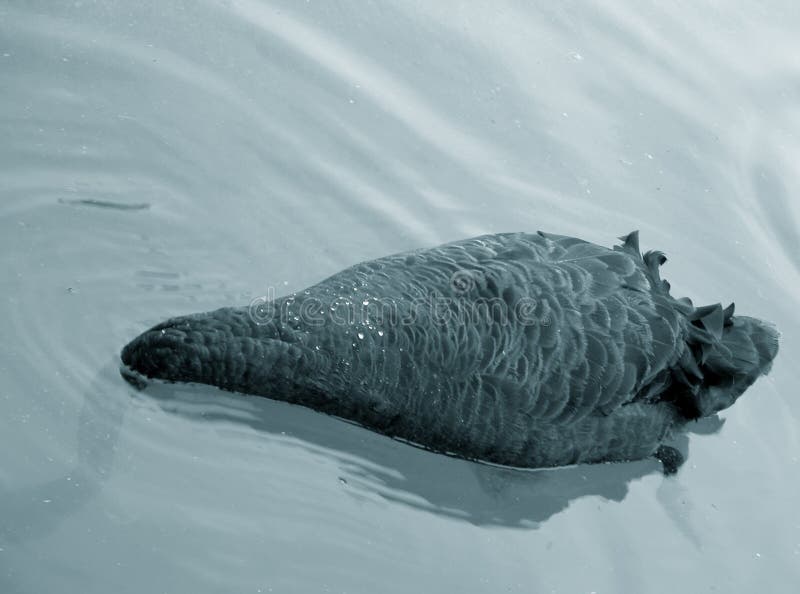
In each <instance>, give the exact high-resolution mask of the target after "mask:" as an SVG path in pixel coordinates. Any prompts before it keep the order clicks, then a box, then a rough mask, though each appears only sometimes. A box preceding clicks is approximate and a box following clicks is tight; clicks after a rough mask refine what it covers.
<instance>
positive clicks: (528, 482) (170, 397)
mask: <svg viewBox="0 0 800 594" xmlns="http://www.w3.org/2000/svg"><path fill="white" fill-rule="evenodd" d="M120 382H122V380H121V378H120V377H119V375H118V369H117V366H116V365H107V366H105V367H104V368H103V369H102V371H101V372H100V373H99V374H98V377H97V378H96V380H95V381H94V382H93V383H92V385H91V387H90V388H89V390H88V393H87V396H86V399H85V401H84V404H83V407H82V409H81V412H80V416H79V423H78V434H77V447H78V451H77V461H76V464H75V467H74V468H73V469H72V470H71V471H70V472H67V473H66V474H65V475H64V476H62V477H59V478H56V479H54V480H51V481H47V482H45V483H42V484H39V485H35V486H31V487H26V488H23V489H19V490H17V491H6V490H5V489H3V488H2V486H0V502H2V509H3V516H2V518H1V519H0V541H3V542H24V541H28V540H30V539H35V538H40V537H42V536H44V535H46V534H48V533H50V532H51V531H53V530H55V529H56V528H57V527H58V526H59V524H60V523H61V522H62V521H63V520H64V519H66V518H68V517H70V516H71V515H73V514H75V513H76V512H78V511H79V510H80V509H82V508H83V507H84V506H86V505H87V504H88V503H89V502H90V501H92V500H93V499H94V498H95V497H96V496H97V493H98V492H99V491H100V489H101V488H102V485H103V483H104V482H105V481H106V480H108V478H109V477H110V475H111V474H112V473H113V463H114V458H115V455H116V452H117V441H118V439H119V434H120V430H121V427H122V425H123V422H124V418H125V413H126V411H127V410H128V409H129V408H130V407H131V404H132V402H133V400H132V397H131V395H132V394H133V399H137V398H138V399H144V400H148V401H152V402H153V403H155V404H156V405H157V406H158V407H159V408H160V409H162V410H164V411H165V412H167V413H169V414H176V415H179V416H181V417H183V418H186V419H190V420H197V421H199V422H204V423H219V424H234V425H241V426H245V427H249V428H251V429H253V430H255V431H257V432H259V433H261V434H263V435H264V436H265V437H269V438H271V439H275V440H279V441H281V443H283V444H287V443H288V444H291V445H292V446H294V447H297V448H301V449H304V450H307V451H309V452H311V453H314V454H316V455H322V456H325V457H327V458H328V459H331V460H333V461H334V462H335V463H336V464H337V465H338V466H339V468H340V469H341V476H340V479H341V481H342V482H343V483H346V484H347V485H348V487H349V489H348V492H350V493H351V494H352V495H353V496H355V497H366V496H370V495H378V496H380V497H382V498H383V499H384V500H386V501H390V502H393V503H396V504H400V505H406V506H409V507H411V508H414V509H417V510H423V511H426V512H428V513H433V514H437V515H440V516H444V517H448V518H452V519H460V520H463V521H467V522H470V523H472V524H475V525H492V526H504V527H518V528H536V527H538V526H539V525H540V524H541V523H542V522H544V521H545V520H547V519H548V518H550V517H552V516H553V515H555V514H557V513H558V512H560V511H562V510H564V509H566V508H567V507H568V506H569V505H570V503H571V502H572V501H574V500H577V499H579V498H581V497H587V496H598V497H601V498H603V499H606V500H611V501H622V500H623V499H624V497H625V496H626V494H627V492H628V485H629V483H630V482H631V481H633V480H636V479H640V478H642V477H644V476H647V475H649V474H652V473H659V472H660V471H661V465H660V463H659V462H658V461H656V460H655V459H648V460H641V461H636V462H629V463H616V464H597V465H581V466H573V467H565V468H556V469H538V470H529V469H516V468H508V467H501V466H495V465H490V464H484V463H480V462H473V461H468V460H462V459H459V458H453V457H450V456H445V455H441V454H437V453H434V452H430V451H427V450H424V449H422V448H419V447H416V446H413V445H412V444H408V443H405V442H402V441H399V440H395V439H391V438H389V437H386V436H384V435H380V434H377V433H375V432H373V431H370V430H367V429H364V428H363V427H360V426H357V425H354V424H352V423H350V422H347V421H343V420H341V419H337V418H335V417H331V416H327V415H324V414H320V413H318V412H315V411H313V410H310V409H307V408H304V407H302V406H295V405H291V404H286V403H283V402H277V401H273V400H269V399H267V398H261V397H254V396H243V395H237V394H231V393H227V392H223V391H221V390H218V389H216V388H211V387H208V386H200V385H192V384H190V385H183V384H163V383H159V382H152V383H151V384H149V385H148V386H147V388H146V389H145V390H144V391H141V392H134V391H132V389H131V388H129V387H128V386H127V385H126V389H119V388H120ZM721 425H722V421H721V420H720V419H719V418H718V417H712V418H707V419H704V420H703V421H702V422H698V423H695V424H694V425H693V426H692V431H693V432H696V433H713V432H716V431H718V430H719V429H720V427H721ZM673 445H675V446H676V447H678V449H680V450H681V451H682V452H683V453H685V452H686V449H687V446H688V439H687V437H686V436H685V435H682V436H681V437H680V438H678V440H677V443H674V444H673ZM664 480H665V481H670V480H672V479H669V478H666V477H665V478H664ZM662 503H663V504H664V505H665V507H669V501H666V502H665V501H662ZM670 515H672V514H670Z"/></svg>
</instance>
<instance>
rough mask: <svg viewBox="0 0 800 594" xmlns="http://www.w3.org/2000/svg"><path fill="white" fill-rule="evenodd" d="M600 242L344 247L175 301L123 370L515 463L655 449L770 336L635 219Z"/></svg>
mask: <svg viewBox="0 0 800 594" xmlns="http://www.w3.org/2000/svg"><path fill="white" fill-rule="evenodd" d="M622 240H623V243H622V244H621V245H617V246H615V247H614V248H613V249H608V248H605V247H602V246H598V245H595V244H592V243H589V242H586V241H583V240H580V239H575V238H572V237H565V236H559V235H551V234H546V233H541V232H539V233H538V234H529V233H506V234H497V235H485V236H482V237H476V238H473V239H467V240H463V241H458V242H454V243H449V244H446V245H442V246H439V247H436V248H432V249H424V250H416V251H411V252H406V253H401V254H396V255H393V256H387V257H385V258H380V259H377V260H372V261H369V262H364V263H361V264H357V265H355V266H352V267H350V268H347V269H346V270H343V271H341V272H339V273H338V274H335V275H334V276H332V277H330V278H328V279H326V280H324V281H322V282H320V283H319V284H316V285H314V286H312V287H310V288H308V289H307V290H305V291H301V292H298V293H295V294H292V295H288V296H285V297H281V298H278V299H266V298H265V299H262V300H257V301H255V302H254V303H253V304H252V305H251V307H239V308H223V309H219V310H217V311H213V312H209V313H202V314H194V315H189V316H184V317H177V318H173V319H171V320H167V321H166V322H164V323H162V324H159V325H157V326H155V327H153V328H152V329H150V330H148V331H146V332H145V333H143V334H142V335H140V336H139V337H137V338H136V339H134V340H133V341H132V342H131V343H130V344H128V345H127V346H126V347H125V348H124V349H123V350H122V362H123V366H122V368H121V370H122V373H123V376H124V377H125V378H126V379H128V380H129V381H130V382H131V383H133V384H134V385H140V386H141V385H142V384H143V382H145V381H146V380H145V378H157V379H160V380H165V381H168V382H198V383H202V384H210V385H213V386H217V387H219V388H222V389H223V390H231V391H236V392H243V393H246V394H255V395H259V396H266V397H268V398H274V399H276V400H284V401H287V402H291V403H295V404H302V405H304V406H308V407H310V408H313V409H315V410H318V411H322V412H325V413H328V414H331V415H336V416H338V417H342V418H345V419H348V420H351V421H354V422H356V423H359V424H361V425H363V426H365V427H368V428H370V429H373V430H375V431H378V432H381V433H384V434H386V435H389V436H393V437H397V438H401V439H403V440H406V441H409V442H413V443H415V444H417V445H420V446H423V447H426V448H429V449H431V450H435V451H439V452H444V453H448V454H452V455H456V456H460V457H464V458H469V459H475V460H482V461H487V462H493V463H497V464H503V465H509V466H519V467H531V468H535V467H549V466H562V465H569V464H577V463H589V462H609V461H622V460H635V459H641V458H645V457H648V456H656V457H658V458H660V459H661V460H662V462H664V466H665V470H666V471H668V472H670V471H674V470H675V469H676V468H677V465H678V464H679V463H680V462H681V457H680V454H678V453H677V452H676V451H675V450H674V449H672V448H670V447H668V446H666V445H664V442H665V440H667V439H669V438H670V436H671V435H673V434H674V433H675V432H676V431H680V430H682V429H686V426H687V424H688V423H689V422H690V421H692V420H694V419H698V418H700V417H703V416H708V415H712V414H714V413H716V412H717V411H719V410H722V409H724V408H727V407H728V406H730V405H731V404H733V402H734V401H735V400H736V399H737V398H738V397H739V395H741V394H742V393H743V392H744V391H745V390H746V389H747V388H748V387H749V386H750V385H751V384H752V383H753V382H754V381H755V380H756V379H757V378H758V377H759V376H760V375H762V374H765V373H767V372H768V371H769V369H770V367H771V364H772V360H773V359H774V357H775V355H776V354H777V351H778V332H777V331H776V329H775V328H774V327H773V326H772V325H771V324H769V323H766V322H763V321H761V320H758V319H755V318H750V317H745V316H734V315H733V304H731V305H730V306H728V307H727V308H724V309H723V308H722V306H721V305H719V304H717V305H710V306H704V307H694V306H693V305H692V302H691V301H690V300H689V299H686V298H684V299H675V298H673V297H672V296H671V295H670V292H669V289H670V286H669V284H668V283H667V282H666V281H664V280H661V278H660V276H659V266H660V265H661V264H663V263H664V262H665V261H666V258H665V256H664V255H663V254H662V253H661V252H657V251H650V252H647V253H645V254H644V256H642V255H641V253H640V251H639V245H638V234H637V233H636V232H634V233H631V234H629V235H627V236H626V237H623V238H622Z"/></svg>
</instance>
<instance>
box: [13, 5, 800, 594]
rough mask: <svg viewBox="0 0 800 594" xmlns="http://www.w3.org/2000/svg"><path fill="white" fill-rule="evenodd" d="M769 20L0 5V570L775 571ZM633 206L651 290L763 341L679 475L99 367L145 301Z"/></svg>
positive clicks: (781, 232)
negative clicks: (534, 464) (532, 464)
mask: <svg viewBox="0 0 800 594" xmlns="http://www.w3.org/2000/svg"><path fill="white" fill-rule="evenodd" d="M535 4H539V6H538V7H537V6H535ZM799 29H800V11H798V8H797V6H796V3H794V2H792V1H790V0H787V1H786V2H770V3H741V4H739V5H736V6H735V5H734V4H733V3H716V2H706V3H696V2H678V3H672V4H666V5H662V4H661V3H651V2H633V1H630V2H618V3H606V2H598V3H589V2H560V3H549V2H540V3H518V2H498V1H494V0H492V1H485V2H481V1H477V0H476V1H475V2H468V3H453V2H430V1H417V2H414V1H407V2H401V3H396V4H395V3H366V2H360V1H353V2H337V3H329V2H297V1H296V2H260V1H256V0H228V1H225V0H219V1H211V0H206V1H198V2H179V1H173V0H169V1H163V0H159V1H158V2H156V1H152V0H151V1H149V2H147V1H144V2H122V1H120V2H114V1H111V0H107V1H83V2H81V1H78V2H71V3H55V2H50V1H33V0H24V1H23V0H5V1H3V2H2V3H0V135H1V137H2V142H0V198H1V199H0V266H1V270H2V275H0V288H1V289H2V301H1V303H2V311H1V312H0V336H2V337H3V340H2V341H0V419H2V431H0V452H2V453H0V460H2V463H0V591H2V592H9V593H12V592H13V593H23V592H24V593H27V592H31V593H33V592H36V593H39V592H86V593H90V592H121V593H122V592H136V593H141V592H192V593H204V592H270V591H272V592H365V593H367V592H368V593H374V592H437V591H438V592H491V593H496V592H508V591H510V592H526V593H527V592H598V593H605V592H637V593H638V592H676V591H685V592H727V593H730V592H753V591H756V590H759V591H770V592H793V591H794V588H795V587H796V585H797V583H798V580H800V570H798V568H800V512H798V510H797V502H798V500H800V478H798V470H800V464H799V463H798V459H799V457H800V432H799V431H798V420H800V405H798V398H797V387H798V379H800V377H799V376H800V373H798V369H797V366H796V365H795V364H794V362H795V361H796V360H797V358H798V356H800V345H799V344H798V339H797V337H798V330H799V329H800V328H799V327H798V326H799V324H798V318H797V314H796V311H797V308H798V306H800V278H798V276H799V275H800V233H799V232H798V228H799V227H800V224H799V223H800V187H798V186H800V176H798V163H800V41H799V39H800V38H799V37H798V35H797V31H798V30H799ZM634 228H638V229H641V233H642V244H643V247H644V248H659V249H663V250H665V251H666V252H667V253H668V254H669V256H670V263H669V264H668V265H667V267H666V268H665V269H664V271H663V272H664V276H665V277H666V278H669V279H670V280H671V281H672V284H673V293H675V294H678V295H684V294H685V295H691V296H692V297H693V298H694V299H695V301H696V302H699V303H704V302H717V301H723V302H727V301H730V300H735V301H736V304H737V309H738V311H740V312H742V313H747V314H752V315H757V316H760V317H764V318H767V319H770V320H772V321H774V322H775V323H776V324H777V325H778V327H779V328H780V329H781V330H782V332H783V338H782V350H781V354H780V355H779V357H778V360H777V361H776V363H775V366H774V370H773V373H772V374H771V375H770V376H769V377H768V378H766V379H762V380H760V381H759V382H758V383H757V384H756V385H755V386H754V387H753V388H752V389H751V390H750V391H749V392H748V393H747V395H746V396H745V397H743V398H742V399H741V400H740V401H739V402H737V404H736V405H735V406H734V407H733V408H732V409H730V410H728V411H725V413H724V414H723V415H722V417H723V418H724V420H725V423H724V426H722V427H721V429H719V428H715V427H710V426H703V427H699V428H698V429H699V431H700V433H698V434H692V435H691V436H690V444H689V447H690V450H691V451H690V456H689V460H688V463H687V464H686V465H685V466H684V468H683V469H682V470H681V472H680V473H679V474H678V475H677V477H676V478H671V479H665V478H664V477H663V476H662V475H661V474H660V473H659V472H658V465H657V464H655V463H654V462H650V461H647V462H639V463H632V464H619V465H603V466H593V467H578V468H570V469H563V470H556V471H544V472H520V471H512V470H506V469H500V468H493V467H488V466H481V465H476V464H472V463H468V462H464V461H460V460H455V459H451V458H447V457H444V456H438V455H434V454H431V453H427V452H424V451H420V450H417V449H414V448H412V447H410V446H407V445H404V444H402V443H399V442H395V441H392V440H389V439H386V438H383V437H381V436H378V435H375V434H373V433H370V432H368V431H365V430H363V429H360V428H358V427H355V426H352V425H349V424H345V423H343V422H341V421H337V420H335V419H332V418H328V417H325V416H323V415H319V414H316V413H313V412H311V411H308V410H305V409H301V408H297V407H291V406H288V405H285V404H280V403H275V402H270V401H267V400H263V399H244V398H241V397H239V398H237V397H235V396H231V395H224V394H222V393H220V392H217V391H214V390H211V389H208V390H205V389H199V388H186V387H160V388H157V389H155V390H151V391H148V392H147V393H145V394H137V393H135V392H134V391H133V390H132V389H131V388H130V387H129V386H128V385H127V384H125V383H124V382H123V381H122V380H121V379H120V377H119V375H118V373H117V364H118V352H119V349H120V347H121V346H122V345H123V344H125V343H126V342H127V341H128V340H129V339H130V338H132V337H133V336H135V335H136V334H138V333H139V332H140V331H141V330H143V329H144V328H145V327H147V326H149V325H151V324H153V323H155V322H158V321H160V320H162V319H164V318H166V317H168V316H171V315H175V314H179V313H188V312H192V311H201V310H208V309H213V308H216V307H220V306H223V305H230V304H246V303H247V302H248V301H249V300H250V299H251V298H252V297H253V296H255V295H260V294H263V293H264V292H265V291H266V290H267V288H268V287H270V286H275V287H278V288H279V291H285V292H289V291H292V290H297V289H301V288H304V287H305V286H307V285H310V284H312V283H314V282H316V281H318V280H321V279H322V278H324V277H326V276H328V275H329V274H331V273H333V272H336V271H338V270H339V269H341V268H343V267H345V266H347V265H350V264H353V263H355V262H357V261H360V260H363V259H367V258H373V257H377V256H381V255H385V254H388V253H392V252H396V251H401V250H405V249H410V248H415V247H422V246H431V245H435V244H438V243H441V242H445V241H449V240H455V239H459V238H463V237H467V236H471V235H476V234H479V233H486V232H500V231H515V230H530V231H533V230H536V229H543V230H547V231H551V232H555V233H562V234H568V235H577V236H581V237H584V238H586V239H589V240H592V241H595V242H597V243H602V244H606V245H610V244H612V243H613V242H614V241H615V239H614V238H615V237H616V236H619V235H621V234H623V233H626V232H628V231H630V230H631V229H634ZM714 429H719V430H718V431H716V432H715V431H714Z"/></svg>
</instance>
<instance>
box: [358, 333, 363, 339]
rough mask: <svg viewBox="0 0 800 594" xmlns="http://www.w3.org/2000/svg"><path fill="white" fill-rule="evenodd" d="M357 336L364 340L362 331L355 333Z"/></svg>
mask: <svg viewBox="0 0 800 594" xmlns="http://www.w3.org/2000/svg"><path fill="white" fill-rule="evenodd" d="M357 336H358V339H359V340H364V333H363V332H359V333H358V334H357Z"/></svg>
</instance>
